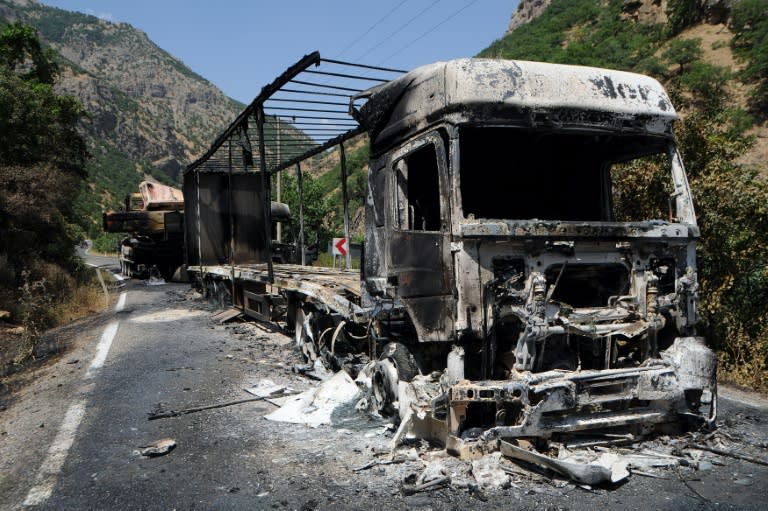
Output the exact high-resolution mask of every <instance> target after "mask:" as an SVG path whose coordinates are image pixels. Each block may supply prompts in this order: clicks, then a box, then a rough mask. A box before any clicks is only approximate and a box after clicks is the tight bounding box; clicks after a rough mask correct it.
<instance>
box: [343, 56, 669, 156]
mask: <svg viewBox="0 0 768 511" xmlns="http://www.w3.org/2000/svg"><path fill="white" fill-rule="evenodd" d="M365 99H367V101H366V102H365V103H364V104H362V106H360V107H356V106H355V105H357V104H360V101H361V100H365ZM352 104H353V114H354V115H355V117H356V119H357V120H358V122H360V123H361V124H362V125H363V126H364V127H365V128H366V129H367V130H368V131H369V133H370V134H371V141H372V146H373V147H374V148H377V149H379V148H383V147H384V146H386V145H388V144H389V143H393V142H395V141H397V140H401V139H403V138H405V137H407V136H409V135H411V134H413V133H415V132H418V131H421V130H423V129H424V128H426V127H427V126H429V125H430V124H431V123H432V122H434V121H435V120H439V119H444V118H448V119H452V120H453V121H454V122H457V123H461V122H489V123H494V122H503V123H510V122H511V123H519V124H521V125H527V126H542V127H546V126H547V125H552V126H555V127H558V128H561V127H567V126H568V125H572V126H579V127H595V128H598V129H607V130H611V131H617V130H618V131H634V132H645V133H648V134H658V135H667V136H671V131H672V123H673V121H674V120H675V119H677V114H676V112H675V109H674V107H673V106H672V103H671V102H670V100H669V97H668V96H667V93H666V91H665V90H664V88H663V87H662V86H661V84H660V83H659V82H658V81H656V80H655V79H653V78H650V77H648V76H644V75H639V74H635V73H628V72H624V71H615V70H608V69H601V68H595V67H586V66H573V65H564V64H549V63H542V62H528V61H521V60H495V59H458V60H451V61H447V62H437V63H434V64H429V65H426V66H422V67H419V68H417V69H414V70H413V71H411V72H409V73H406V74H405V75H403V76H401V77H399V78H397V79H394V80H392V81H389V82H387V83H384V84H382V85H379V86H377V87H374V88H371V89H368V90H367V91H364V92H363V93H361V94H358V95H357V96H355V97H354V98H353V100H352ZM587 113H588V114H589V115H586V114H587ZM374 152H375V151H374Z"/></svg>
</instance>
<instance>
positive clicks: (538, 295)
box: [185, 54, 716, 452]
mask: <svg viewBox="0 0 768 511" xmlns="http://www.w3.org/2000/svg"><path fill="white" fill-rule="evenodd" d="M319 62H320V59H319V54H318V55H316V56H307V57H305V59H304V63H303V64H301V65H299V64H297V65H296V66H294V67H293V68H291V69H289V72H288V75H286V76H283V77H281V79H280V80H278V81H277V82H276V83H275V84H273V85H272V86H268V87H265V89H264V90H263V91H262V94H261V95H260V96H259V98H257V100H255V101H254V103H253V104H252V105H251V107H249V108H251V111H250V112H248V111H246V112H245V113H244V114H243V115H241V116H240V117H239V118H238V120H237V121H236V122H235V123H234V124H233V125H232V126H231V127H230V130H229V131H228V132H227V133H225V136H223V137H220V139H219V141H218V142H217V143H218V144H219V146H218V147H219V148H220V149H221V148H226V147H228V148H229V149H228V151H229V153H227V154H229V155H230V156H229V160H228V161H229V162H230V165H231V162H232V161H233V159H232V157H231V154H232V147H235V148H238V147H242V148H244V147H246V145H245V144H243V143H242V140H243V136H244V135H243V134H246V135H248V133H252V132H253V131H251V132H248V131H247V130H248V124H247V122H248V119H249V118H250V119H253V118H255V119H256V121H257V122H256V124H258V128H259V131H258V132H257V133H255V134H253V135H252V136H254V137H261V138H260V141H264V140H265V139H266V140H267V141H268V134H265V133H266V131H265V130H264V128H263V126H264V122H265V119H266V117H265V115H264V105H265V104H266V102H267V101H268V100H269V99H270V98H271V97H273V94H274V93H276V92H278V91H279V90H280V88H281V87H282V86H284V85H285V84H288V83H291V84H292V85H293V84H295V83H309V82H302V81H299V80H295V79H294V78H295V76H296V75H297V74H298V73H299V72H301V71H302V70H303V69H306V68H309V67H311V66H312V65H318V64H319ZM330 62H332V63H335V64H337V63H338V62H337V61H330ZM302 66H303V67H302ZM315 72H316V71H315ZM329 75H331V73H329ZM339 75H341V73H339ZM382 82H383V83H381V84H379V85H376V86H374V87H372V88H368V89H366V90H363V91H360V92H356V93H351V94H349V95H350V98H349V110H348V111H349V115H350V116H351V117H352V118H353V119H355V121H357V122H358V123H359V126H358V127H357V128H355V129H353V130H351V131H350V133H351V135H359V134H361V133H366V134H367V135H368V137H369V142H370V162H369V171H368V190H367V199H366V201H365V245H364V255H363V264H362V270H361V273H360V275H359V279H358V276H357V275H356V274H354V273H352V272H345V273H339V274H334V275H330V272H331V270H322V271H320V269H318V270H313V269H312V268H307V267H300V266H295V267H289V266H287V265H286V266H274V267H273V266H272V265H271V263H269V264H267V266H264V265H261V266H259V265H258V264H245V263H242V264H241V263H239V262H238V261H235V260H234V256H233V258H227V257H226V254H224V255H222V259H221V261H223V262H218V263H217V262H216V261H211V260H210V258H209V261H208V262H206V261H204V260H203V259H205V258H204V257H202V255H201V258H200V259H197V260H196V261H194V264H192V265H191V266H190V270H191V271H192V272H193V273H194V274H196V275H197V278H198V280H199V281H200V282H203V283H206V282H207V284H203V285H204V286H205V285H207V286H211V285H213V286H214V287H215V285H216V283H219V285H221V283H222V282H225V283H226V285H227V286H230V287H231V289H232V295H233V302H234V304H235V306H237V307H240V308H242V309H243V310H244V312H246V314H248V313H250V315H252V316H253V317H256V318H259V319H264V320H268V319H274V315H272V314H270V313H269V306H270V303H272V302H274V303H278V302H279V303H280V304H286V307H285V309H286V311H287V319H286V321H287V323H288V325H289V327H293V326H295V338H296V343H297V345H298V346H299V348H300V349H301V350H302V351H303V352H304V353H305V355H307V357H309V358H310V359H311V358H315V357H319V356H320V354H322V353H324V354H325V355H327V356H329V357H331V358H333V357H334V356H338V355H339V351H340V350H342V349H343V348H340V346H346V348H347V349H351V350H354V349H355V348H356V349H357V350H358V351H362V352H365V353H366V354H367V355H368V356H369V357H370V359H371V360H372V363H371V364H369V365H368V366H366V369H364V370H363V372H365V371H368V374H369V375H370V381H371V385H372V389H373V397H374V402H375V403H376V407H377V409H378V410H379V411H380V412H381V413H383V414H392V415H395V416H399V417H400V419H401V421H402V423H401V432H403V431H405V430H407V429H408V428H410V429H411V430H412V431H418V432H419V434H421V435H423V436H433V437H436V438H438V439H441V440H443V441H445V443H446V444H448V447H449V450H452V452H461V451H462V449H464V447H466V445H467V443H468V442H474V441H476V440H477V439H484V440H492V439H497V438H502V439H503V438H507V439H508V438H524V437H527V438H541V439H548V438H553V437H574V436H580V435H587V434H598V435H602V436H604V437H606V438H619V439H623V440H627V439H628V438H629V439H631V438H638V437H640V436H642V435H644V434H646V433H648V432H650V431H653V430H658V429H662V430H664V429H667V428H670V427H678V426H680V425H689V424H694V425H702V424H704V425H706V424H709V425H711V424H712V423H713V422H714V420H715V416H716V378H715V368H716V360H715V355H714V353H713V352H712V351H711V350H710V349H709V348H708V347H707V346H706V343H705V341H704V339H703V338H701V337H698V336H697V335H696V330H695V325H696V321H697V313H696V307H697V291H698V280H697V271H696V240H697V238H698V237H699V230H698V227H697V224H696V217H695V214H694V208H693V202H692V198H691V192H690V189H689V186H688V182H687V179H686V175H685V170H684V167H683V163H682V160H681V158H680V154H679V152H678V150H677V148H676V144H675V137H674V134H673V123H674V121H675V119H676V118H677V115H676V113H675V109H674V107H673V106H672V104H671V103H670V100H669V98H668V96H667V94H666V92H665V91H664V89H663V87H662V86H661V85H660V84H659V83H658V82H657V81H656V80H654V79H651V78H649V77H646V76H642V75H638V74H632V73H627V72H620V71H612V70H606V69H598V68H591V67H581V66H569V65H557V64H545V63H536V62H524V61H509V60H486V59H460V60H453V61H449V62H439V63H435V64H432V65H427V66H424V67H420V68H418V69H415V70H413V71H411V72H407V73H404V74H401V75H399V76H398V77H396V78H394V79H391V80H386V81H383V80H382ZM293 86H294V87H295V85H293ZM339 89H341V88H339ZM253 124H254V123H253V121H251V125H250V126H251V127H253ZM227 137H229V138H228V139H227ZM226 140H229V144H228V145H227V144H225V143H224V142H225V141H226ZM343 140H345V137H344V136H340V137H338V138H337V139H335V140H331V141H330V142H329V143H328V144H326V145H325V146H323V147H321V148H320V149H319V150H325V149H327V147H330V145H332V144H338V145H339V146H340V147H341V149H342V158H341V161H342V170H343V162H344V156H343ZM238 144H239V145H238ZM263 145H264V144H262V152H261V159H262V160H265V161H264V163H263V164H262V166H261V167H260V170H258V172H253V175H259V176H261V179H262V181H261V184H259V185H249V186H251V187H252V188H258V189H260V190H262V191H264V190H268V186H267V185H266V183H267V182H268V181H267V179H268V178H269V176H270V175H271V174H274V173H275V172H278V171H281V170H284V169H286V168H288V167H289V166H291V165H294V164H295V165H296V166H297V167H299V163H300V161H302V158H306V157H307V156H308V155H312V154H317V152H318V151H307V152H306V153H304V154H301V155H299V156H296V157H294V159H293V160H290V161H287V162H280V163H279V164H277V165H275V166H274V167H273V168H272V170H271V171H270V167H269V166H268V165H267V160H268V152H266V151H264V149H263ZM248 147H250V145H248ZM221 150H223V149H221ZM214 154H215V152H214V151H213V150H212V151H211V152H209V153H208V155H207V156H206V157H205V158H203V159H202V160H201V161H200V162H198V163H196V164H195V165H193V166H192V167H190V170H189V173H188V175H187V179H186V180H185V183H187V184H186V185H185V186H189V193H190V195H192V194H193V193H196V188H195V186H199V185H196V184H195V183H203V182H204V180H211V179H215V181H216V183H217V185H216V187H218V188H217V189H220V187H221V186H224V185H226V183H227V182H228V181H227V179H229V180H230V181H229V182H233V183H234V179H235V178H237V179H240V180H245V179H246V177H247V176H248V174H249V172H252V171H253V170H256V169H249V168H247V167H246V168H233V167H231V166H230V167H229V169H228V172H229V177H227V175H226V174H224V173H221V174H219V177H215V178H214V176H213V174H212V172H214V171H215V170H216V168H215V167H213V166H212V163H211V162H213V161H214V158H213V156H212V155H214ZM209 158H210V161H207V159H209ZM221 160H223V157H222V158H221ZM643 169H645V170H648V169H652V170H653V172H654V174H653V175H654V176H663V178H662V179H659V178H654V179H652V180H649V181H648V182H643V183H642V184H641V185H638V184H637V183H635V179H636V178H635V176H639V175H640V173H641V171H642V170H643ZM298 170H299V172H300V168H299V169H298ZM299 175H300V174H299ZM343 176H344V172H342V179H344V178H343ZM242 182H243V183H244V182H245V181H242ZM343 184H344V183H343V182H342V185H343ZM185 193H187V188H185ZM206 193H207V192H206ZM203 195H205V194H200V193H198V194H197V196H198V197H203ZM208 195H211V196H212V194H208ZM264 195H266V197H267V200H268V193H266V194H264ZM217 196H219V197H222V196H225V193H224V192H222V191H219V192H217ZM200 200H203V199H200ZM232 204H234V205H233V206H230V207H226V208H222V207H219V206H217V207H219V209H221V210H225V211H228V212H229V214H230V216H231V217H232V214H231V212H232V208H233V207H237V208H240V209H243V208H245V207H246V206H245V203H244V202H243V201H242V200H241V201H239V203H235V202H233V203H232ZM206 209H210V207H209V205H208V206H206V205H205V204H202V205H199V206H198V210H199V211H203V210H206ZM190 214H191V212H190ZM259 214H260V215H261V214H262V211H259ZM263 214H264V215H266V214H268V210H267V209H266V208H264V209H263ZM209 218H210V217H209ZM232 218H234V217H232ZM199 220H200V221H199V222H198V223H197V224H196V227H194V229H193V231H188V238H189V239H196V240H197V241H196V242H195V243H197V245H196V246H197V248H198V250H200V253H201V254H202V249H201V246H200V244H201V243H202V244H203V245H204V244H205V243H204V239H205V235H207V234H206V233H208V232H210V229H209V227H208V224H206V222H205V221H203V220H204V218H203V217H202V216H200V219H199ZM261 221H265V220H264V219H263V218H262V220H261ZM243 225H245V224H243ZM249 225H251V226H252V225H253V224H249ZM265 225H268V222H266V223H265ZM244 228H245V227H240V228H238V229H241V230H242V229H244ZM201 231H205V233H202V234H201ZM233 232H234V231H233ZM195 236H196V237H195ZM230 241H231V242H232V245H233V246H234V245H236V244H241V245H243V246H245V245H248V244H250V245H248V246H251V247H252V246H253V241H252V239H251V238H249V239H248V240H246V239H245V238H243V239H241V240H234V239H233V240H230ZM265 248H266V247H261V248H260V250H264V249H265ZM233 254H235V252H234V251H233ZM262 256H263V257H262V259H261V262H262V263H263V262H266V261H268V258H267V257H266V256H264V254H262ZM256 262H258V261H256ZM217 264H219V265H220V266H216V265H217ZM355 280H357V284H355ZM358 286H359V287H358Z"/></svg>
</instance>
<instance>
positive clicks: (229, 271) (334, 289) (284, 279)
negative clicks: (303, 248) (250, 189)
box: [188, 264, 365, 321]
mask: <svg viewBox="0 0 768 511" xmlns="http://www.w3.org/2000/svg"><path fill="white" fill-rule="evenodd" d="M188 271H191V272H192V273H193V274H195V275H197V276H202V278H203V281H204V282H205V281H206V280H207V281H208V282H210V283H211V284H207V286H208V288H207V292H208V294H213V293H216V291H215V290H216V288H217V285H216V283H217V282H218V283H219V287H221V285H225V286H229V287H230V288H234V290H235V291H233V292H234V294H235V295H236V296H235V297H234V300H233V302H234V304H235V305H236V306H238V307H241V308H242V311H243V313H244V314H245V315H246V316H249V317H252V318H254V319H258V320H262V321H271V320H272V318H273V314H272V311H271V305H272V303H274V302H278V301H280V296H281V295H289V294H296V295H300V298H299V299H301V300H302V301H307V300H311V301H312V302H313V303H314V304H315V305H316V306H318V307H324V308H326V309H327V310H328V311H332V312H333V313H336V314H342V315H343V316H344V317H345V318H347V319H353V318H364V317H365V315H364V313H363V310H362V309H361V307H360V272H359V271H356V270H343V269H334V268H323V267H314V266H301V265H298V264H273V266H272V279H270V276H269V268H268V267H267V265H266V264H248V265H238V266H235V267H229V266H204V267H190V268H189V269H188ZM254 289H258V290H259V292H254V291H253V290H254ZM227 293H229V289H228V290H227ZM267 293H268V294H267ZM270 300H271V302H270ZM265 305H266V307H265Z"/></svg>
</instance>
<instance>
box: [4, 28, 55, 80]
mask: <svg viewBox="0 0 768 511" xmlns="http://www.w3.org/2000/svg"><path fill="white" fill-rule="evenodd" d="M53 57H54V53H53V51H52V50H50V49H48V50H44V49H43V47H42V46H41V45H40V39H39V38H38V36H37V33H36V32H35V30H34V29H33V28H32V27H30V26H28V25H24V24H22V23H19V22H14V23H11V24H10V25H8V26H7V27H6V28H5V30H3V31H2V32H1V33H0V66H3V67H6V68H8V69H9V70H11V71H14V72H15V73H16V74H17V75H19V77H20V78H21V79H22V80H24V81H27V82H30V81H36V82H38V83H44V84H48V85H53V82H54V80H55V78H56V76H57V75H58V73H59V66H58V65H57V64H56V62H55V61H54V58H53ZM25 67H28V71H26V72H25V71H23V68H25Z"/></svg>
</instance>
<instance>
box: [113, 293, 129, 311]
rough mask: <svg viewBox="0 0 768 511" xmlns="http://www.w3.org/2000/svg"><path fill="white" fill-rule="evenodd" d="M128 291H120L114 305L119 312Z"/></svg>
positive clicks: (123, 306) (122, 307)
mask: <svg viewBox="0 0 768 511" xmlns="http://www.w3.org/2000/svg"><path fill="white" fill-rule="evenodd" d="M126 295H128V293H125V292H123V293H120V297H119V298H118V299H117V305H115V311H116V312H120V311H122V310H123V309H124V308H125V297H126Z"/></svg>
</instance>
